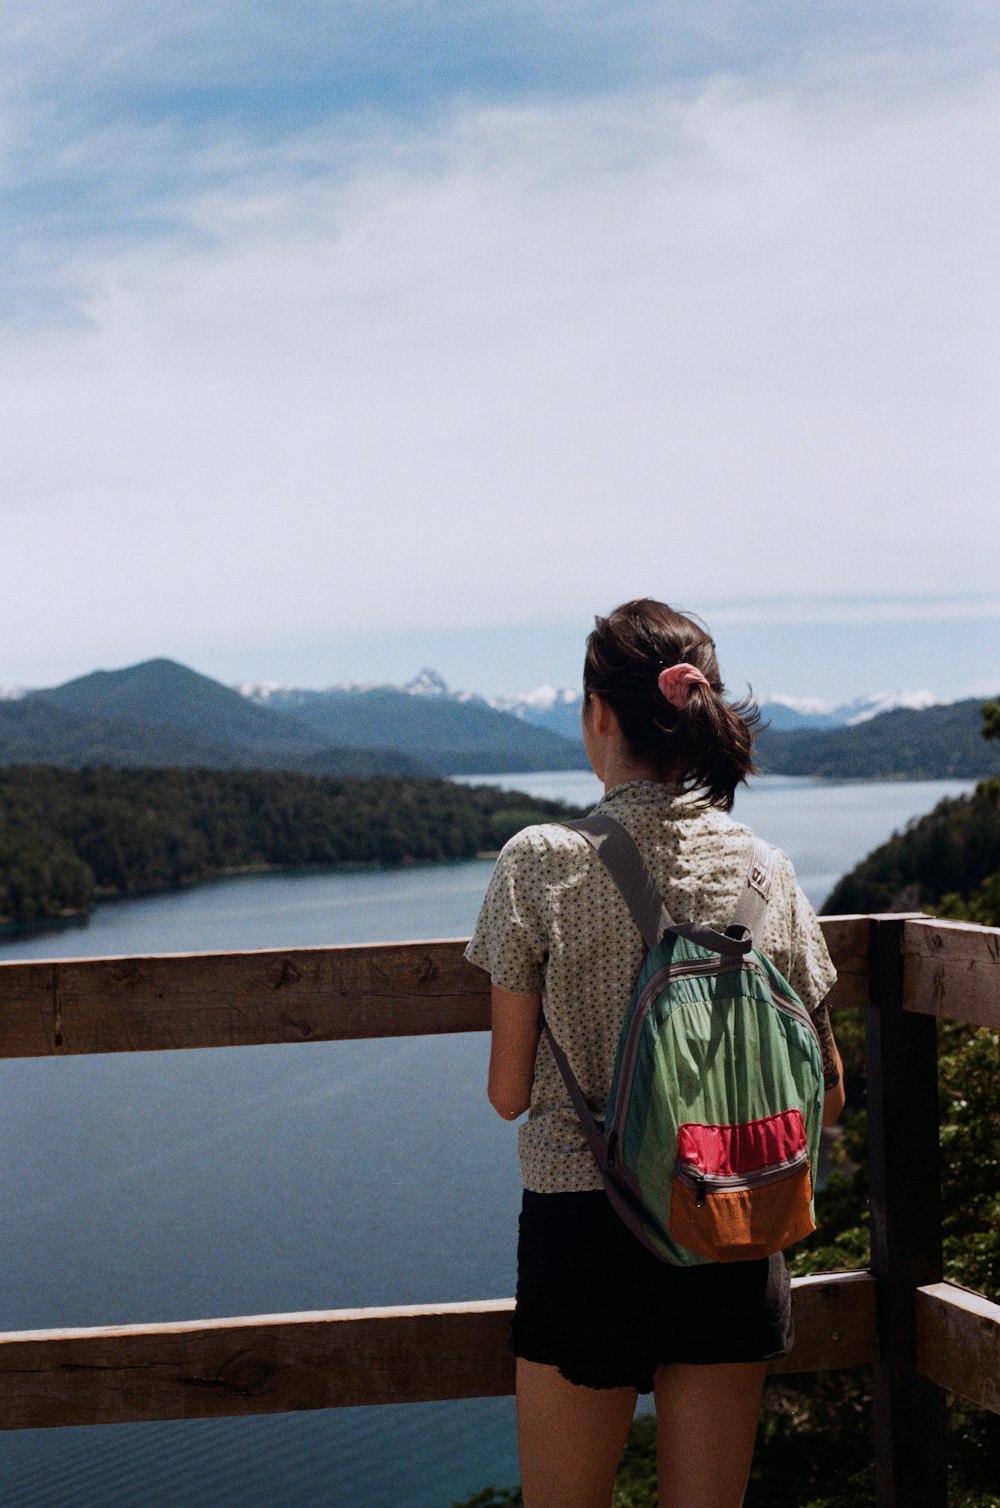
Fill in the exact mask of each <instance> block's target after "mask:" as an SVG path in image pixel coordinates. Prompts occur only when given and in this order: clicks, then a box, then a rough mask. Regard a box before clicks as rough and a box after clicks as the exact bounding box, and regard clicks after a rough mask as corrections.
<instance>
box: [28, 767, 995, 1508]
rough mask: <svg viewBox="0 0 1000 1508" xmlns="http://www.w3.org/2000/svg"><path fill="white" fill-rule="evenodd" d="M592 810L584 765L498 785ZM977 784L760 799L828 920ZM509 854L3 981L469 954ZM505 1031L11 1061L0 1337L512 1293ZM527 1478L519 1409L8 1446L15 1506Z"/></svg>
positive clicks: (307, 1507) (50, 1434)
mask: <svg viewBox="0 0 1000 1508" xmlns="http://www.w3.org/2000/svg"><path fill="white" fill-rule="evenodd" d="M475 780H476V781H477V782H478V783H489V784H493V785H502V786H512V787H513V786H517V787H519V788H520V789H524V790H528V791H529V792H530V793H532V794H539V795H551V796H558V797H560V798H561V799H564V800H568V801H573V802H576V803H581V804H585V803H587V802H589V801H590V800H591V799H593V797H594V794H595V792H596V791H597V787H596V782H594V780H593V777H592V776H588V775H586V774H584V773H583V772H568V773H559V774H540V775H535V776H516V777H512V776H505V777H502V778H496V779H494V778H492V777H491V778H490V779H489V780H488V781H487V780H484V779H483V777H475ZM971 786H972V783H971V782H961V781H951V782H919V783H918V782H915V783H910V784H895V783H894V784H865V785H858V784H853V785H836V784H827V783H819V782H812V781H806V780H790V779H789V780H784V779H780V778H777V777H774V778H771V779H764V780H761V781H758V782H756V783H755V787H754V789H752V790H751V791H749V792H747V793H745V795H743V796H742V797H741V798H740V802H739V805H738V807H737V813H736V815H737V816H739V817H741V818H743V819H744V820H747V821H749V822H751V823H752V824H753V825H755V826H756V827H757V828H758V830H759V831H760V832H761V834H762V835H763V836H765V837H767V838H770V839H771V840H773V841H774V842H777V843H778V844H779V845H780V846H781V847H783V848H785V849H786V851H787V852H789V853H790V855H791V857H792V858H793V860H794V862H795V865H796V869H797V871H798V873H799V876H800V879H801V880H802V883H803V888H804V889H805V890H806V892H807V894H808V895H809V896H810V899H812V900H813V901H814V902H815V903H817V904H818V903H819V902H821V901H822V899H823V898H824V896H825V895H826V894H827V892H828V891H829V889H830V887H831V885H832V884H833V882H834V880H835V879H836V878H837V876H838V875H839V874H841V873H843V871H844V870H846V869H848V868H850V867H851V866H852V865H853V864H854V863H855V862H856V861H857V860H858V859H859V858H860V857H862V856H863V855H864V854H865V853H866V852H868V851H869V850H870V849H871V848H872V847H873V846H875V845H876V844H877V843H879V842H881V841H883V840H884V839H885V838H887V837H888V836H889V835H890V834H891V832H892V831H894V830H895V829H898V828H900V827H902V826H904V825H905V823H906V822H907V821H908V820H909V819H910V818H911V817H913V816H916V815H918V814H919V813H921V812H924V811H928V810H929V809H930V808H931V807H932V806H933V805H934V804H935V803H936V802H937V801H938V800H940V799H941V798H942V797H943V796H948V795H957V794H959V793H961V792H963V791H967V790H969V789H971ZM490 869H491V864H490V861H489V860H473V861H470V862H468V863H456V864H446V865H426V866H411V867H406V868H400V869H393V870H372V869H363V870H361V869H359V870H356V871H351V870H341V871H337V872H331V873H315V872H310V873H303V874H295V873H282V874H267V875H256V876H239V877H234V878H232V879H227V880H222V881H217V882H213V883H211V884H207V885H203V886H200V887H198V888H197V889H194V890H190V891H184V892H180V893H170V894H166V895H159V896H155V897H150V898H147V899H143V900H130V901H118V902H114V903H109V904H106V905H103V906H100V907H99V908H98V909H97V911H96V912H95V914H94V916H93V917H92V918H91V919H90V920H89V921H88V922H87V923H86V924H85V925H79V926H74V927H71V928H69V929H62V930H59V931H54V932H48V933H44V934H39V933H35V934H32V935H30V936H27V937H22V938H8V939H5V940H4V941H3V942H2V943H0V961H2V960H8V959H14V958H45V957H53V958H54V957H74V956H75V957H84V956H99V955H102V954H129V953H144V952H176V951H183V952H198V951H207V950H212V949H240V948H255V947H257V948H260V947H297V946H309V945H322V944H336V943H355V942H365V941H391V940H402V939H406V938H420V937H459V936H465V935H468V933H469V931H470V929H471V926H472V924H473V921H474V919H475V915H476V911H477V908H478V905H479V901H480V900H481V898H482V894H483V891H484V889H485V886H486V882H487V880H488V878H489V874H490ZM487 1051H488V1043H487V1039H486V1036H485V1034H482V1033H473V1034H468V1035H461V1036H455V1037H434V1038H413V1039H405V1038H403V1039H396V1040H389V1041H384V1042H346V1043H311V1044H306V1045H302V1046H280V1047H261V1048H239V1049H214V1050H212V1051H206V1052H198V1053H191V1052H188V1053H152V1054H141V1053H135V1054H128V1055H126V1054H120V1055H119V1054H116V1055H108V1056H106V1057H90V1058H75V1059H72V1058H70V1059H65V1060H61V1061H57V1060H43V1059H38V1060H26V1061H12V1062H7V1063H4V1064H2V1065H0V1072H2V1074H3V1092H2V1096H0V1107H2V1109H0V1132H2V1138H3V1147H4V1153H5V1155H4V1157H3V1159H2V1161H0V1238H2V1249H3V1252H4V1256H5V1261H4V1270H3V1275H4V1281H3V1283H2V1284H0V1329H3V1330H13V1329H29V1328H40V1327H46V1328H47V1327H56V1326H68V1325H97V1324H119V1323H129V1322H140V1321H153V1320H172V1319H184V1318H196V1317H201V1316H212V1315H217V1316H225V1315H239V1314H252V1313H263V1312H272V1313H273V1312H282V1311H288V1310H297V1309H323V1308H338V1307H341V1306H353V1305H372V1304H399V1303H410V1302H413V1303H430V1302H434V1301H438V1300H459V1299H477V1298H492V1297H498V1296H503V1295H506V1294H509V1293H511V1292H512V1291H513V1285H514V1245H513V1243H514V1230H515V1223H516V1213H517V1206H518V1200H519V1181H518V1174H517V1165H516V1156H515V1144H514V1133H513V1130H512V1128H511V1127H509V1126H507V1125H504V1124H502V1123H501V1122H500V1121H499V1120H498V1119H497V1117H496V1116H495V1115H494V1114H493V1112H492V1111H491V1110H490V1109H489V1106H488V1105H487V1103H486V1098H485V1079H486V1059H487ZM516 1478H517V1461H516V1451H515V1446H514V1429H513V1404H512V1401H511V1400H509V1399H485V1400H478V1399H473V1400H468V1401H466V1402H462V1403H448V1404H419V1405H409V1406H407V1407H405V1408H381V1409H344V1410H332V1411H323V1412H319V1413H300V1414H290V1415H283V1416H276V1417H274V1418H260V1419H237V1420H220V1421H196V1422H191V1423H173V1422H170V1423H162V1424H159V1423H157V1424H139V1425H120V1426H115V1427H113V1428H95V1429H75V1430H46V1431H25V1432H17V1433H11V1434H6V1435H4V1436H3V1444H2V1447H0V1502H2V1503H3V1505H4V1508H91V1505H93V1508H272V1505H274V1508H300V1505H301V1508H313V1505H315V1508H320V1505H322V1508H448V1505H449V1504H450V1503H451V1502H452V1501H453V1500H454V1499H457V1498H461V1497H465V1496H468V1495H470V1494H471V1493H472V1492H474V1491H476V1490H478V1489H479V1488H481V1487H483V1486H485V1485H486V1484H488V1483H490V1482H495V1483H500V1484H507V1483H509V1482H512V1481H515V1480H516Z"/></svg>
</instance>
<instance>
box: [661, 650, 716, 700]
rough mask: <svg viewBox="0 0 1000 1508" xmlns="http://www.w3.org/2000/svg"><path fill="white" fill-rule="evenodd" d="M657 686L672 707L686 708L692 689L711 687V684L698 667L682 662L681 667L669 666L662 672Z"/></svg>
mask: <svg viewBox="0 0 1000 1508" xmlns="http://www.w3.org/2000/svg"><path fill="white" fill-rule="evenodd" d="M656 684H657V686H659V688H660V691H661V692H662V694H663V695H664V696H665V697H666V699H667V701H668V702H669V703H670V704H671V706H672V707H686V706H687V700H688V697H689V696H690V695H691V687H692V686H710V685H711V682H710V681H709V679H708V677H707V676H703V675H702V673H701V671H700V670H699V669H698V667H697V666H696V665H689V664H688V663H687V661H686V660H682V661H681V663H680V664H679V665H668V666H667V668H666V670H661V671H660V674H659V676H658V677H657V681H656Z"/></svg>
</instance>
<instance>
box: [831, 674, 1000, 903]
mask: <svg viewBox="0 0 1000 1508" xmlns="http://www.w3.org/2000/svg"><path fill="white" fill-rule="evenodd" d="M981 711H982V721H981V725H980V736H981V737H982V738H984V739H986V740H988V741H991V742H992V741H1000V701H996V702H987V703H986V705H985V706H984V707H983V708H982V709H981ZM823 909H824V910H825V911H826V912H827V914H828V915H831V916H833V915H836V914H837V913H838V912H849V911H932V912H934V913H935V914H937V915H940V916H950V917H955V918H956V919H958V920H966V921H973V922H977V923H979V925H981V926H987V927H997V926H1000V778H994V779H990V780H983V781H981V782H980V783H979V785H978V786H977V787H976V789H975V791H973V793H972V795H971V796H960V797H957V798H955V799H953V800H948V801H941V802H939V803H938V805H937V806H936V807H935V808H934V810H933V811H932V812H928V813H927V815H926V816H925V817H918V818H917V819H916V820H915V821H913V822H911V823H910V825H909V827H907V828H906V830H905V831H904V832H901V833H896V834H894V836H893V837H891V838H890V839H889V841H888V843H883V844H882V845H881V846H880V847H879V848H876V849H875V850H874V852H872V853H870V854H869V855H868V857H867V858H865V859H862V861H861V863H860V864H857V865H856V866H855V867H854V869H852V870H851V872H850V874H846V875H844V877H843V879H842V880H840V881H839V882H838V883H837V884H836V885H835V886H834V888H833V890H832V891H831V893H830V895H829V896H828V897H827V900H826V904H825V905H824V908H823Z"/></svg>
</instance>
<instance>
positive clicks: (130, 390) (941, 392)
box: [0, 79, 1000, 658]
mask: <svg viewBox="0 0 1000 1508" xmlns="http://www.w3.org/2000/svg"><path fill="white" fill-rule="evenodd" d="M998 115H1000V110H998V106H997V95H996V91H995V89H994V88H993V87H992V81H988V80H985V79H980V80H978V81H974V80H969V79H958V80H951V81H946V82H945V83H940V82H939V83H938V84H937V85H936V86H935V89H934V90H927V91H926V92H924V93H923V94H922V97H921V98H920V100H919V108H918V107H917V105H916V104H915V103H911V102H910V101H909V100H908V99H907V96H906V94H905V91H902V90H900V89H899V88H896V89H895V90H894V91H893V92H892V93H890V94H889V95H887V97H886V98H884V99H880V98H878V97H875V96H873V94H872V93H871V92H870V91H867V90H866V89H864V88H861V87H859V86H857V84H856V83H855V84H854V85H851V86H850V87H845V88H844V89H841V90H839V91H838V90H836V89H834V88H833V87H832V86H829V85H827V87H826V88H825V90H824V91H820V92H809V91H808V90H806V89H805V88H804V87H803V88H800V89H799V90H793V89H790V88H789V89H786V90H784V91H777V92H772V93H770V94H768V93H763V92H760V91H751V90H749V89H747V88H745V87H742V86H740V85H738V84H737V83H735V82H732V81H729V82H727V81H716V82H714V83H713V84H711V85H710V86H708V87H706V88H704V89H702V90H701V91H699V92H697V93H694V94H692V95H691V96H690V97H688V98H681V97H679V96H677V95H676V93H674V94H671V93H669V92H666V91H650V92H647V93H644V94H642V95H632V96H619V97H616V98H611V99H606V100H603V101H601V102H598V103H583V104H577V105H565V104H563V105H559V104H551V103H550V104H548V105H543V104H537V105H535V106H532V107H524V108H518V109H514V108H511V109H507V110H501V109H493V110H490V109H484V108H475V107H472V106H469V107H467V108H466V109H464V110H456V111H454V112H453V113H451V114H450V115H449V116H448V117H447V118H446V119H444V120H442V121H441V122H440V123H439V125H438V127H437V128H435V130H433V131H430V130H427V129H424V130H422V131H418V130H415V131H414V132H413V133H412V134H411V135H410V136H409V137H404V136H401V135H396V136H395V137H394V138H392V139H386V138H385V136H384V135H383V137H382V139H381V140H380V141H379V142H378V143H377V144H373V145H372V146H370V148H369V150H368V151H367V153H360V154H359V155H358V156H357V158H356V159H355V161H354V162H353V164H349V163H347V162H345V155H344V144H343V141H342V140H341V139H340V138H338V137H337V136H336V135H331V136H330V137H329V138H327V137H325V136H324V134H323V133H322V132H321V131H318V130H317V131H314V132H313V133H311V134H310V135H307V136H302V137H300V138H298V139H297V140H296V141H294V142H289V143H286V144H284V145H281V146H276V147H274V148H272V149H271V150H270V151H269V153H268V154H267V155H266V156H262V157H261V158H260V159H259V160H257V161H254V160H253V159H252V158H250V157H248V155H247V152H246V150H245V149H244V148H242V147H239V146H237V147H236V148H235V149H234V150H233V152H232V155H231V156H230V157H228V158H227V154H226V151H225V148H224V146H223V144H222V143H221V139H218V140H217V143H216V146H215V148H214V153H215V155H214V156H213V158H212V161H211V171H207V170H206V171H205V172H204V173H203V174H202V175H201V176H200V177H198V176H197V175H194V174H192V175H191V179H190V181H191V183H192V189H191V191H190V192H188V193H186V194H185V195H183V196H178V197H177V198H176V200H175V202H174V203H173V204H171V205H168V206H164V205H162V204H161V205H160V206H158V210H159V212H161V213H163V212H164V211H165V210H167V211H169V219H170V221H171V222H172V224H173V226H174V227H175V228H174V229H173V230H172V231H171V233H170V234H169V235H164V236H163V237H161V238H160V239H156V238H154V237H150V238H147V240H146V241H145V242H144V243H143V244H134V243H132V244H128V243H124V242H122V243H119V244H114V243H105V244H97V245H91V246H90V247H88V248H86V249H85V250H83V251H81V252H80V253H79V254H78V255H77V256H76V257H75V259H74V260H73V262H72V263H71V264H70V265H68V266H67V267H66V268H64V269H63V276H64V278H65V282H66V285H67V286H70V287H75V288H76V289H78V290H81V292H80V295H79V309H78V313H79V315H80V316H81V319H80V320H78V322H76V323H75V324H74V325H73V326H71V327H69V328H61V329H53V328H49V329H48V330H46V331H44V332H41V333H37V332H25V331H22V332H21V333H20V334H19V335H18V336H16V337H14V338H11V339H9V340H8V341H7V343H6V344H5V347H4V350H3V353H2V354H0V405H2V410H3V412H4V414H5V416H6V422H5V426H4V433H3V435H2V436H0V499H2V504H0V507H2V510H3V514H4V515H5V525H4V528H5V538H6V544H7V548H8V550H9V551H10V557H9V558H12V559H15V560H17V561H18V570H17V573H16V578H15V579H14V580H13V581H11V582H9V583H8V584H7V586H6V589H5V594H4V597H5V601H4V607H3V613H4V616H5V618H6V619H7V635H8V636H9V635H10V634H11V633H15V632H16V633H18V634H19V635H20V634H23V633H24V632H25V630H26V628H27V626H28V625H30V634H31V636H32V638H33V640H34V641H35V642H36V643H38V642H41V641H45V640H46V639H48V640H50V641H51V642H52V643H53V644H55V643H57V642H65V639H66V637H67V635H68V634H71V633H75V634H77V635H85V636H89V639H90V641H91V642H93V644H94V651H95V654H99V653H105V654H107V655H108V656H113V655H114V654H115V652H116V651H115V647H114V646H115V645H116V644H122V645H125V644H128V645H136V646H141V647H139V648H138V652H144V651H145V649H146V648H148V650H149V651H150V652H152V651H153V650H154V649H155V648H157V647H161V648H164V647H166V646H167V644H168V643H170V644H173V645H177V644H178V643H183V642H184V639H185V636H188V635H189V636H191V640H192V642H193V641H194V640H195V639H198V640H200V641H201V642H204V641H205V639H206V638H207V637H210V636H212V635H213V634H214V635H215V636H216V637H217V638H225V636H226V635H227V634H230V633H232V634H234V635H236V634H237V632H238V635H239V636H240V637H245V635H246V632H247V629H248V627H252V626H257V627H258V628H259V630H260V633H261V635H262V637H263V636H267V635H268V634H269V633H272V632H273V633H277V632H279V631H280V632H283V633H286V634H294V633H299V632H309V631H310V630H317V631H319V630H323V629H337V628H340V627H343V626H345V625H351V624H355V625H356V624H358V623H361V624H364V623H371V624H376V623H378V624H382V625H386V624H388V625H392V624H398V625H406V624H410V623H414V624H416V623H432V622H436V623H453V624H456V625H462V624H471V623H475V622H481V621H487V620H488V621H493V622H496V621H503V620H505V619H506V620H508V621H511V622H516V621H531V620H538V619H540V618H544V619H546V620H548V621H558V620H560V619H566V618H573V617H579V616H580V614H581V613H583V614H586V613H587V612H588V611H590V610H592V609H593V607H594V606H595V605H596V606H607V605H608V604H609V603H611V602H612V601H614V600H616V599H621V598H624V597H626V596H630V595H635V594H636V593H637V592H646V591H649V592H655V593H658V594H661V595H664V596H666V597H668V598H671V597H672V598H675V599H683V600H684V601H685V602H687V603H688V604H689V605H697V603H698V602H699V601H704V600H705V599H707V598H712V599H716V600H718V599H719V598H724V597H727V596H728V597H746V596H750V595H753V596H758V595H759V596H762V597H768V596H772V595H773V596H785V595H792V596H799V597H805V598H809V599H815V598H816V597H824V596H830V595H834V596H836V595H838V594H857V593H862V594H865V593H868V594H882V595H884V596H889V597H891V596H894V595H895V596H899V595H909V596H911V597H912V596H914V595H920V594H926V595H928V596H931V595H933V596H935V597H940V596H941V594H945V595H947V594H952V595H954V596H956V597H957V596H959V595H962V594H970V593H973V594H977V593H978V594H984V593H992V592H994V589H995V585H996V579H995V566H994V563H993V561H992V558H991V551H990V550H988V549H985V548H984V547H983V540H984V536H985V532H986V530H987V529H988V528H989V527H990V520H991V519H992V518H994V517H995V504H996V495H997V477H998V466H997V462H998V455H997V440H996V434H995V424H994V422H993V417H992V416H993V413H994V407H995V375H994V359H995V349H996V344H997V296H996V292H995V279H994V273H993V269H994V266H995V258H996V249H997V230H998V219H1000V213H998V209H997V206H996V202H995V199H994V197H993V196H992V195H991V194H990V193H989V192H988V189H989V185H991V184H992V183H993V182H995V181H996V178H997V168H998V163H997V157H998V155H1000V145H998V144H1000V130H998V126H1000V120H998ZM237 626H238V629H237ZM130 653H131V651H130V650H128V649H123V650H121V651H119V657H120V658H127V657H129V656H130Z"/></svg>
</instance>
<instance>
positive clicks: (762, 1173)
mask: <svg viewBox="0 0 1000 1508" xmlns="http://www.w3.org/2000/svg"><path fill="white" fill-rule="evenodd" d="M808 1161H809V1149H808V1147H802V1148H801V1149H800V1150H799V1151H798V1152H796V1154H795V1156H794V1157H789V1158H786V1160H785V1161H784V1162H772V1163H769V1164H768V1166H767V1167H766V1168H754V1169H753V1170H752V1171H751V1172H749V1173H706V1172H704V1171H703V1170H702V1169H701V1168H698V1167H695V1165H694V1163H690V1162H678V1163H676V1164H675V1166H674V1177H675V1178H678V1179H680V1181H681V1183H686V1184H687V1186H688V1187H689V1188H693V1189H695V1190H696V1191H697V1192H696V1194H695V1201H694V1202H695V1206H696V1208H698V1209H701V1207H702V1205H703V1204H704V1203H705V1199H706V1196H707V1195H708V1194H718V1193H722V1192H724V1191H725V1190H727V1189H753V1188H758V1187H759V1186H760V1185H761V1184H765V1183H776V1182H777V1181H778V1179H780V1178H787V1177H788V1176H789V1174H791V1173H794V1172H795V1170H796V1168H801V1166H802V1164H803V1163H805V1162H808Z"/></svg>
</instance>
